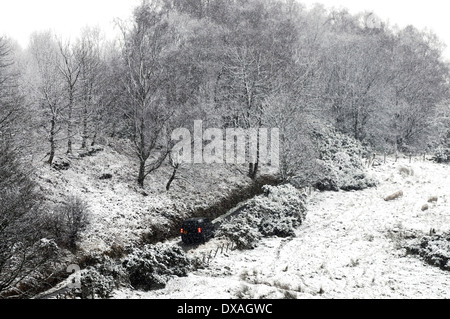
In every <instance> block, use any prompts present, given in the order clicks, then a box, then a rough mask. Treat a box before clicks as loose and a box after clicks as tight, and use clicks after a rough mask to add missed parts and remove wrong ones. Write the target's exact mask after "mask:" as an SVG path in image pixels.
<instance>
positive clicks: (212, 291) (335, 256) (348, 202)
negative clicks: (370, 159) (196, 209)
mask: <svg viewBox="0 0 450 319" xmlns="http://www.w3.org/2000/svg"><path fill="white" fill-rule="evenodd" d="M370 173H371V174H373V175H374V177H376V178H377V179H378V180H379V181H380V183H379V185H378V187H376V188H371V189H366V190H363V191H353V192H322V193H321V192H316V193H313V194H312V195H311V196H310V197H309V199H308V212H307V216H306V220H305V222H304V223H303V225H302V226H301V227H299V228H298V229H297V231H296V234H297V236H296V237H295V238H284V239H282V238H266V239H263V240H262V241H261V243H260V245H259V246H258V247H257V248H255V249H253V250H248V251H238V250H232V251H229V252H227V253H222V254H221V253H220V252H219V253H218V255H217V256H216V257H215V258H214V259H212V260H211V262H210V263H209V266H208V267H206V268H204V269H199V270H197V271H195V272H192V273H190V274H189V275H188V276H187V277H174V278H173V279H171V280H170V281H169V282H168V284H167V286H166V287H165V288H164V289H161V290H154V291H150V292H142V291H136V290H129V289H122V290H118V291H115V293H114V298H121V299H123V298H167V299H189V298H196V299H201V298H210V299H211V298H212V299H215V298H225V299H229V298H258V299H259V298H449V297H450V274H449V273H448V272H445V271H442V270H440V269H439V268H437V267H433V266H430V265H428V264H426V263H424V262H423V261H422V260H420V259H419V258H417V257H414V256H410V255H407V254H406V252H405V249H403V248H402V247H401V240H402V239H404V238H407V237H408V234H410V233H416V234H418V233H419V234H420V233H423V234H427V233H428V232H429V231H430V229H431V228H434V229H435V230H436V231H437V233H441V232H445V231H448V230H449V229H450V202H449V199H450V187H449V179H450V167H449V166H446V165H440V164H434V163H431V162H428V161H427V162H424V161H422V160H421V159H419V158H417V159H413V162H412V163H409V160H408V159H405V158H403V159H399V160H398V162H394V161H393V160H392V159H389V160H388V163H387V164H383V165H381V166H377V167H374V168H371V169H370ZM400 190H401V191H403V196H402V197H400V198H398V199H396V200H393V201H385V200H384V198H385V197H386V196H388V195H390V194H392V193H394V192H397V191H400ZM431 196H437V197H438V200H437V202H433V203H428V205H429V209H428V210H424V211H423V210H422V209H421V208H422V206H423V205H424V204H427V201H428V199H429V198H430V197H431ZM172 242H173V244H174V245H179V244H180V243H179V240H173V241H172ZM222 243H223V242H221V239H218V238H216V239H213V240H211V241H209V242H208V243H206V244H205V245H201V246H199V247H198V248H195V249H191V250H188V254H196V255H197V256H202V253H203V252H209V251H211V250H212V251H214V252H215V249H216V247H217V246H219V245H221V244H222Z"/></svg>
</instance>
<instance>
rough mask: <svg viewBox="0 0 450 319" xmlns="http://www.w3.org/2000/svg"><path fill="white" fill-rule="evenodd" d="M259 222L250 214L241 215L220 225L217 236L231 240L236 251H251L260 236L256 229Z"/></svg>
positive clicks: (256, 244)
mask: <svg viewBox="0 0 450 319" xmlns="http://www.w3.org/2000/svg"><path fill="white" fill-rule="evenodd" d="M259 222H260V220H259V219H257V218H256V217H255V216H253V215H250V214H241V215H238V216H237V217H235V218H233V219H232V220H230V221H228V222H226V223H224V224H222V225H221V227H220V229H219V231H218V236H220V235H222V236H225V237H227V238H228V239H229V240H231V241H232V242H233V243H234V244H235V245H236V247H237V248H238V249H253V248H256V246H258V241H259V240H260V239H261V237H262V235H261V232H260V231H259V229H258V224H259Z"/></svg>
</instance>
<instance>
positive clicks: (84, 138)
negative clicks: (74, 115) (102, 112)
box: [81, 103, 89, 149]
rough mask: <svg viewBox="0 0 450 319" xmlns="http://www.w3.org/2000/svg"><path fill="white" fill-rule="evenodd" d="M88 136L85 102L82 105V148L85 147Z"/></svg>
mask: <svg viewBox="0 0 450 319" xmlns="http://www.w3.org/2000/svg"><path fill="white" fill-rule="evenodd" d="M88 137H89V136H88V110H87V104H86V103H85V104H84V107H83V140H82V142H81V148H82V149H85V148H86V146H87V139H88Z"/></svg>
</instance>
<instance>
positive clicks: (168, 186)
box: [166, 167, 178, 191]
mask: <svg viewBox="0 0 450 319" xmlns="http://www.w3.org/2000/svg"><path fill="white" fill-rule="evenodd" d="M177 171H178V167H174V168H173V172H172V176H170V179H169V181H168V182H167V184H166V191H169V189H170V185H171V184H172V182H173V180H174V179H175V176H176V174H177Z"/></svg>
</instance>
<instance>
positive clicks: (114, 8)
mask: <svg viewBox="0 0 450 319" xmlns="http://www.w3.org/2000/svg"><path fill="white" fill-rule="evenodd" d="M299 1H300V2H302V3H304V4H307V5H311V4H313V3H315V2H319V3H323V4H324V5H325V6H326V7H337V8H340V7H345V8H348V9H349V10H350V12H352V13H357V12H361V11H366V10H367V11H374V12H375V13H376V14H377V15H378V16H379V17H380V18H382V19H383V20H388V21H389V22H390V24H391V25H394V24H398V25H399V26H400V27H404V26H406V25H408V24H412V25H414V26H416V27H418V28H419V29H423V28H428V29H430V30H432V31H433V32H435V33H436V34H437V35H438V37H439V38H440V39H441V40H442V41H444V42H445V43H446V44H447V45H448V46H450V17H449V14H450V10H448V9H450V1H443V0H426V1H424V0H420V1H419V0H411V1H407V0H299ZM139 2H140V1H139V0H0V35H7V36H10V37H12V38H14V39H16V40H17V41H18V42H19V44H20V45H21V46H22V47H25V46H26V45H27V43H28V39H29V36H30V34H31V33H32V32H33V31H42V30H48V29H51V30H54V31H55V33H56V34H58V35H62V36H70V37H72V38H74V37H76V36H77V35H78V33H79V31H80V29H81V28H83V27H84V26H87V25H90V26H100V27H101V29H102V30H103V31H104V32H105V33H106V35H107V36H109V37H112V36H113V35H114V34H116V33H114V32H117V30H116V31H114V30H115V29H114V26H113V23H112V21H113V19H114V18H117V17H119V18H128V17H129V16H130V15H131V11H132V8H133V7H135V6H136V5H137V4H138V3H139ZM446 56H447V57H448V58H450V48H448V49H447V50H446Z"/></svg>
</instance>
